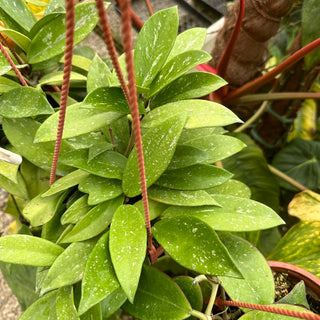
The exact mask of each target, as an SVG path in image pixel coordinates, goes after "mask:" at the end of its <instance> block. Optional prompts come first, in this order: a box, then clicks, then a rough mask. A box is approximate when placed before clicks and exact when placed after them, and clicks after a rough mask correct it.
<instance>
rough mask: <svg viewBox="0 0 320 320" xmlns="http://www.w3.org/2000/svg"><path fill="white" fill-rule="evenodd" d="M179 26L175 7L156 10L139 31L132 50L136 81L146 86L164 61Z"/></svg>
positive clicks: (139, 84)
mask: <svg viewBox="0 0 320 320" xmlns="http://www.w3.org/2000/svg"><path fill="white" fill-rule="evenodd" d="M178 26H179V17H178V10H177V7H173V8H169V9H165V10H161V11H158V12H157V13H156V14H154V15H152V17H150V18H149V19H148V20H147V21H146V23H145V24H144V26H143V27H142V29H141V30H140V32H139V35H138V38H137V42H136V45H135V50H134V66H135V75H136V83H137V85H138V86H141V87H148V86H149V85H150V83H151V82H152V80H153V79H154V78H155V76H156V75H157V73H158V72H159V71H160V70H161V68H162V66H163V64H164V63H165V62H166V60H167V58H168V55H169V53H170V51H171V49H172V47H173V45H174V42H175V40H176V37H177V33H178Z"/></svg>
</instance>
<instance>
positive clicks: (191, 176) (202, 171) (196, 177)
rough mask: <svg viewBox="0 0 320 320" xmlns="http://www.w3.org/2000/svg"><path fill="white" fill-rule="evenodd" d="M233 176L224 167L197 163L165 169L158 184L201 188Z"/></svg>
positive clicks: (185, 188)
mask: <svg viewBox="0 0 320 320" xmlns="http://www.w3.org/2000/svg"><path fill="white" fill-rule="evenodd" d="M231 177H232V174H231V173H230V172H228V171H226V170H224V169H222V168H219V167H216V166H212V165H208V164H195V165H193V166H190V167H185V168H181V169H176V170H168V171H165V172H164V173H163V174H162V175H161V177H160V178H159V179H158V180H157V181H156V184H157V185H160V186H162V187H166V188H172V189H178V190H201V189H207V188H212V187H215V186H217V185H220V184H222V183H224V182H226V181H227V180H229V179H230V178H231Z"/></svg>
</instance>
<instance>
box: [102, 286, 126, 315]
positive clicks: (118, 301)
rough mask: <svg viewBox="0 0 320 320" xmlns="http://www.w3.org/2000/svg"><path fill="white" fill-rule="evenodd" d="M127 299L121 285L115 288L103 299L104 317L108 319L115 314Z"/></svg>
mask: <svg viewBox="0 0 320 320" xmlns="http://www.w3.org/2000/svg"><path fill="white" fill-rule="evenodd" d="M126 300H127V296H126V294H125V293H124V292H123V290H122V288H121V287H119V288H118V289H116V290H114V291H113V292H112V293H111V294H109V295H108V297H107V298H105V299H104V300H102V301H101V309H102V315H103V318H104V319H106V318H108V317H110V316H111V315H112V314H114V313H115V312H116V311H117V310H118V309H119V308H120V307H121V306H122V305H123V304H124V302H125V301H126Z"/></svg>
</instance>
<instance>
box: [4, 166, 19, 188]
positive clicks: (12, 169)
mask: <svg viewBox="0 0 320 320" xmlns="http://www.w3.org/2000/svg"><path fill="white" fill-rule="evenodd" d="M18 169H19V165H16V164H12V163H9V162H6V161H3V160H0V175H3V176H4V177H6V178H7V179H9V180H10V181H12V182H13V183H15V184H16V183H18V180H17V179H18ZM0 184H1V183H0Z"/></svg>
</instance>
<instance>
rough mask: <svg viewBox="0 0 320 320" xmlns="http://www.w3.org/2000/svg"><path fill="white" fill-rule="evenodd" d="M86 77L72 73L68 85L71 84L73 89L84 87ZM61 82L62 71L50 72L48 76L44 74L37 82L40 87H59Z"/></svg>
mask: <svg viewBox="0 0 320 320" xmlns="http://www.w3.org/2000/svg"><path fill="white" fill-rule="evenodd" d="M86 80H87V77H86V76H84V75H82V74H80V73H77V72H74V71H72V72H71V74H70V83H71V84H72V86H73V87H77V86H81V87H84V86H85V83H86ZM62 81H63V71H56V72H51V73H49V74H46V75H45V76H43V77H42V78H41V79H40V80H39V84H40V85H41V86H44V85H49V84H50V85H55V86H60V85H61V84H62Z"/></svg>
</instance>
